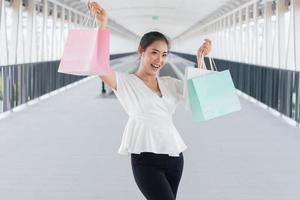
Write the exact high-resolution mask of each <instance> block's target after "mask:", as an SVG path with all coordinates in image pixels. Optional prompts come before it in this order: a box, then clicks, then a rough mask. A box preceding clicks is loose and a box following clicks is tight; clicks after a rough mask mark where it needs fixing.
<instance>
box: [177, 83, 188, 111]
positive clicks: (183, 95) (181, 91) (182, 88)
mask: <svg viewBox="0 0 300 200" xmlns="http://www.w3.org/2000/svg"><path fill="white" fill-rule="evenodd" d="M175 87H176V91H177V95H178V98H179V100H180V102H182V103H183V104H184V105H185V108H186V109H187V110H189V105H188V93H187V85H186V84H185V82H184V81H183V80H179V79H175Z"/></svg>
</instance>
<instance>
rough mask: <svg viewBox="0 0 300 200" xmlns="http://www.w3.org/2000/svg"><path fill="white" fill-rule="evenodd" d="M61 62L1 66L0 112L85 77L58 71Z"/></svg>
mask: <svg viewBox="0 0 300 200" xmlns="http://www.w3.org/2000/svg"><path fill="white" fill-rule="evenodd" d="M59 62H60V61H49V62H39V63H30V64H18V65H10V66H0V112H5V111H8V110H11V109H12V108H14V107H16V106H18V105H21V104H24V103H26V102H28V101H30V100H33V99H35V98H37V97H40V96H42V95H44V94H47V93H49V92H51V91H54V90H56V89H58V88H61V87H63V86H66V85H68V84H70V83H73V82H75V81H78V80H80V79H82V78H84V77H85V76H74V75H68V74H62V73H58V72H57V70H58V67H59Z"/></svg>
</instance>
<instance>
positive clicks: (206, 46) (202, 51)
mask: <svg viewBox="0 0 300 200" xmlns="http://www.w3.org/2000/svg"><path fill="white" fill-rule="evenodd" d="M210 51H211V40H209V39H204V43H203V44H202V45H201V47H200V48H199V49H198V52H197V57H202V56H206V55H207V54H208V53H209V52H210Z"/></svg>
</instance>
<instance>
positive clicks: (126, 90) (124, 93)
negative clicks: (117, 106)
mask: <svg viewBox="0 0 300 200" xmlns="http://www.w3.org/2000/svg"><path fill="white" fill-rule="evenodd" d="M115 73H116V81H117V88H116V89H114V88H112V90H113V92H114V93H115V95H116V96H117V98H118V100H119V101H120V103H121V104H122V106H123V107H124V109H125V110H126V111H128V109H129V107H130V99H131V98H130V93H131V92H130V88H131V87H130V83H129V81H128V74H125V73H122V72H117V71H116V72H115Z"/></svg>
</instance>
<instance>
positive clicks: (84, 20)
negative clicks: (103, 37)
mask: <svg viewBox="0 0 300 200" xmlns="http://www.w3.org/2000/svg"><path fill="white" fill-rule="evenodd" d="M89 2H90V1H86V4H88V3H89ZM90 17H93V16H92V13H91V11H90V9H88V15H85V17H84V19H83V20H82V23H81V26H83V27H84V26H86V25H87V23H88V21H89V18H90ZM92 25H93V26H96V25H97V23H96V15H95V16H94V17H93V21H92Z"/></svg>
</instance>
